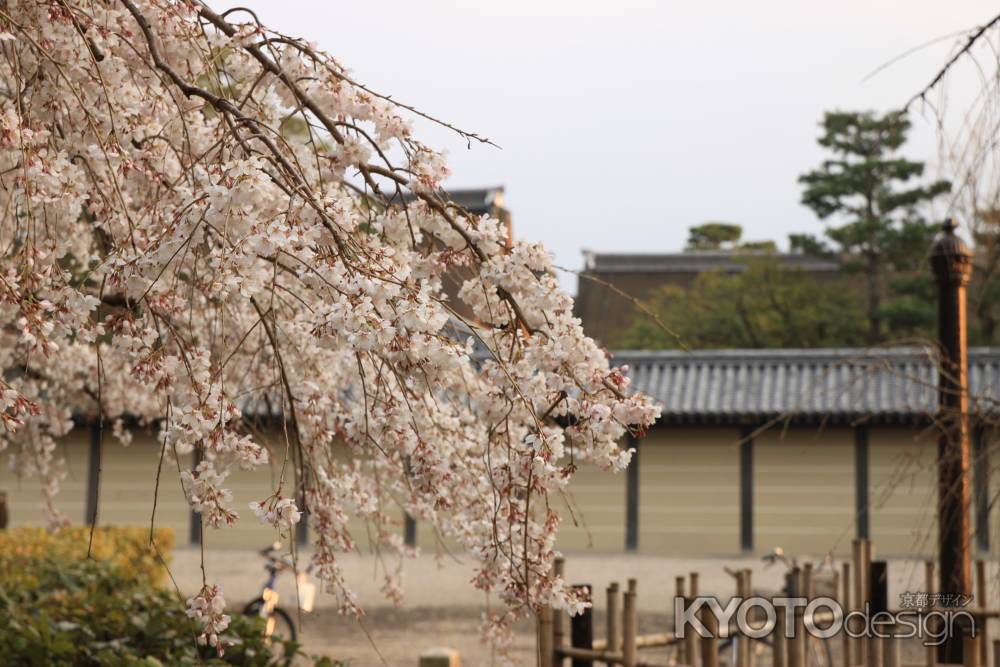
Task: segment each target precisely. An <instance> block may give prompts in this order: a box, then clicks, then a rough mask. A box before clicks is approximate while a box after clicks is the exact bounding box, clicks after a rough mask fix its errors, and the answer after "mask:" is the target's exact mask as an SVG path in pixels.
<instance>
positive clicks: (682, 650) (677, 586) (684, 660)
mask: <svg viewBox="0 0 1000 667" xmlns="http://www.w3.org/2000/svg"><path fill="white" fill-rule="evenodd" d="M674 599H675V600H683V599H684V577H683V576H681V577H674ZM674 608H675V609H676V605H675V607H674ZM688 660H689V658H688V652H687V642H686V641H682V642H679V643H678V644H677V662H678V663H680V664H682V665H689V664H691V663H690V662H688Z"/></svg>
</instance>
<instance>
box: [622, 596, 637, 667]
mask: <svg viewBox="0 0 1000 667" xmlns="http://www.w3.org/2000/svg"><path fill="white" fill-rule="evenodd" d="M624 607H625V614H624V616H625V618H624V622H623V623H622V626H623V628H622V630H623V634H624V635H625V636H624V637H623V638H622V639H623V641H622V667H635V665H636V662H637V661H638V645H637V644H636V635H637V634H638V633H639V614H638V609H637V608H636V580H635V579H629V580H628V590H627V591H625V605H624Z"/></svg>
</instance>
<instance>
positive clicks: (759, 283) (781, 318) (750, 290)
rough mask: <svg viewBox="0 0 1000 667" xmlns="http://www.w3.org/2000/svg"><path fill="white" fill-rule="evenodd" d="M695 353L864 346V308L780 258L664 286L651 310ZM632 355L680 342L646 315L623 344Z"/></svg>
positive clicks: (759, 259) (654, 297)
mask: <svg viewBox="0 0 1000 667" xmlns="http://www.w3.org/2000/svg"><path fill="white" fill-rule="evenodd" d="M644 305H645V306H646V307H647V308H648V309H649V310H650V311H651V312H653V313H654V314H656V315H657V317H658V318H659V319H660V321H661V322H663V323H664V324H665V325H666V326H667V327H669V328H670V329H672V330H673V331H675V332H676V333H677V334H678V336H679V337H680V341H681V342H682V343H684V344H685V345H688V346H690V347H693V348H768V347H806V348H808V347H829V346H835V345H858V344H860V343H862V342H863V340H864V330H863V326H862V324H863V321H864V318H863V315H862V308H861V302H860V300H859V299H858V298H857V297H856V296H855V294H854V292H852V291H851V290H844V289H831V288H830V285H824V284H821V283H819V282H818V281H817V279H816V278H815V277H814V276H812V275H810V274H808V273H806V272H805V271H802V270H801V269H790V268H787V267H783V266H781V264H780V263H779V261H778V259H777V258H776V257H774V256H764V257H756V258H755V259H753V260H752V261H751V262H750V265H749V267H748V268H747V270H746V271H743V272H740V273H727V272H724V271H709V272H705V273H702V274H700V275H699V276H698V277H697V278H696V279H695V281H694V283H693V284H692V286H691V288H690V289H684V288H683V287H680V286H678V285H664V286H662V287H660V288H658V289H656V290H654V292H653V294H652V296H651V297H650V298H649V299H648V300H647V302H646V303H645V304H644ZM623 343H624V345H625V346H626V347H629V348H646V349H657V348H672V347H677V346H678V342H677V340H676V339H675V338H674V337H673V336H671V335H670V334H668V333H667V332H665V331H663V329H662V328H660V327H659V326H658V325H656V324H655V322H653V321H652V320H651V319H650V318H649V317H647V316H643V315H640V316H638V317H637V319H636V320H635V321H634V322H633V324H632V326H631V327H630V328H629V329H628V331H627V332H626V334H625V336H624V340H623Z"/></svg>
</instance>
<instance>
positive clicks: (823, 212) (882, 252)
mask: <svg viewBox="0 0 1000 667" xmlns="http://www.w3.org/2000/svg"><path fill="white" fill-rule="evenodd" d="M821 127H822V128H823V134H822V136H821V137H820V138H819V144H820V145H821V146H823V147H824V148H826V149H827V150H828V151H829V152H830V156H829V157H828V158H827V159H826V160H824V161H823V163H822V164H821V165H820V166H819V167H818V168H816V169H814V170H813V171H810V172H809V173H806V174H803V175H802V176H801V177H799V182H801V183H802V184H803V186H804V191H803V193H802V203H803V204H805V205H806V206H808V207H809V208H811V209H812V210H813V211H814V212H815V213H816V215H817V216H819V218H820V219H821V220H826V221H831V222H828V224H827V227H826V232H825V233H826V237H827V239H828V240H829V241H831V242H832V243H833V246H834V250H835V251H836V252H837V253H838V254H840V255H841V259H842V261H843V263H844V264H843V265H844V268H845V270H848V271H854V272H857V273H858V274H860V275H862V276H863V277H864V282H865V318H866V320H867V336H866V338H867V341H868V343H871V344H874V343H878V342H881V341H882V340H884V339H885V336H886V333H887V332H888V333H891V334H892V335H901V334H910V333H913V332H917V331H920V326H922V325H920V323H921V322H923V321H924V320H925V319H926V317H927V316H928V314H929V313H930V312H931V311H926V308H927V302H926V301H924V302H922V303H921V302H920V300H919V299H920V294H921V293H922V292H923V291H924V290H926V288H927V285H928V284H929V283H927V282H926V281H928V280H930V277H929V275H927V276H926V277H925V279H924V281H923V282H921V280H920V278H919V276H917V275H916V271H917V270H919V271H922V272H923V273H924V274H928V271H927V269H926V266H925V262H924V259H925V257H926V250H927V245H926V243H929V239H930V238H931V237H932V235H933V232H934V231H935V230H934V227H933V226H932V225H931V224H930V223H928V222H927V220H926V219H925V218H924V217H923V216H922V214H921V211H920V209H921V207H923V206H925V205H926V204H928V203H929V202H931V201H933V200H934V199H935V198H937V197H938V196H939V195H941V194H943V193H946V192H948V191H949V189H950V184H949V182H948V181H943V180H939V181H934V182H932V183H929V184H917V185H910V184H911V183H913V182H915V181H916V179H919V178H920V177H921V176H922V175H923V173H924V163H922V162H916V161H912V160H907V159H906V158H903V157H901V156H900V155H899V154H898V151H899V149H900V148H901V147H902V146H903V144H904V143H905V141H906V135H907V132H908V131H909V129H910V121H909V120H908V119H907V117H906V116H905V114H903V113H902V112H891V113H888V114H885V115H883V116H880V115H877V114H875V113H871V112H841V111H836V112H829V113H826V114H825V115H824V117H823V122H822V124H821ZM833 221H836V222H833ZM798 241H799V244H800V247H812V248H813V249H814V250H817V249H822V248H823V244H822V243H821V242H819V240H818V239H815V238H809V237H806V236H803V235H800V236H799V237H798ZM893 288H896V289H897V290H902V291H901V292H900V293H898V294H894V293H892V289H893ZM897 296H898V298H899V299H900V301H896V299H895V297H897ZM889 297H892V302H890V298H889ZM931 305H932V303H931ZM918 306H923V307H924V310H925V311H926V312H924V313H920V312H915V311H914V307H918ZM930 316H931V317H932V314H931V315H930Z"/></svg>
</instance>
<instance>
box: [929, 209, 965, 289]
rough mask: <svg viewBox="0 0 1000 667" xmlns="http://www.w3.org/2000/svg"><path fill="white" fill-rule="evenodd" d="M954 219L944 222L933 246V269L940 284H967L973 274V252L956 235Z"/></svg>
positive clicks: (931, 255)
mask: <svg viewBox="0 0 1000 667" xmlns="http://www.w3.org/2000/svg"><path fill="white" fill-rule="evenodd" d="M957 229H958V223H957V222H956V221H955V219H954V218H948V219H947V220H945V221H944V225H942V227H941V231H940V232H939V233H938V234H937V236H935V237H934V243H932V244H931V252H930V257H931V267H932V268H933V269H934V276H935V277H936V278H937V279H938V282H946V283H955V284H962V285H964V284H966V283H968V281H969V275H970V274H971V273H972V251H971V250H970V249H969V246H968V245H966V243H965V241H963V240H962V237H961V236H959V235H958V234H957V233H956V230H957Z"/></svg>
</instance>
